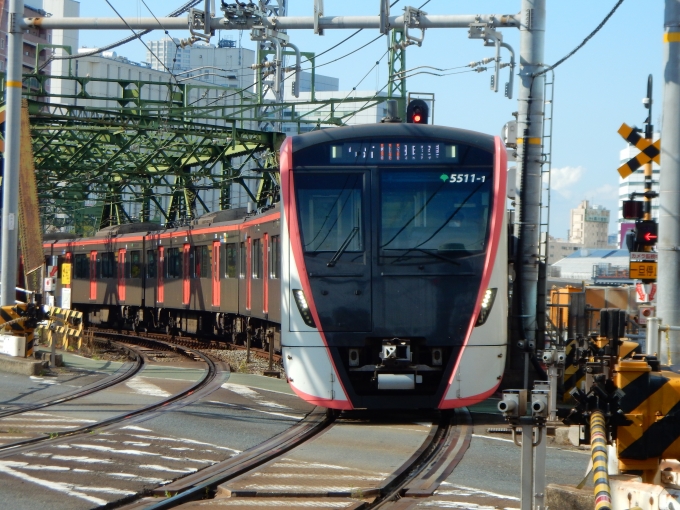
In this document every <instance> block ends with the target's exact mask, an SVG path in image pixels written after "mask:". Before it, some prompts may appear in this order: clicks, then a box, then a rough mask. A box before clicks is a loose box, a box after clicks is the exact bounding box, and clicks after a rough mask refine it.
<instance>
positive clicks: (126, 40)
mask: <svg viewBox="0 0 680 510" xmlns="http://www.w3.org/2000/svg"><path fill="white" fill-rule="evenodd" d="M200 2H201V0H191V1H189V2H187V3H186V4H184V5H183V6H181V7H179V8H177V9H175V10H174V11H172V12H171V13H170V14H168V15H167V17H168V18H176V17H178V16H179V15H180V14H183V13H185V12H186V11H187V10H189V9H191V8H192V7H194V6H195V5H197V4H199V3H200ZM145 5H146V4H145ZM147 9H148V7H147ZM154 17H155V16H154ZM150 32H152V30H141V31H139V32H134V31H133V33H134V34H135V35H131V36H128V37H125V38H124V39H121V40H120V41H117V42H115V43H112V44H107V45H106V46H102V47H100V48H96V49H94V50H92V51H89V52H86V53H78V54H76V55H62V56H56V55H52V56H50V57H49V58H48V59H47V60H46V61H45V63H44V64H43V65H41V66H40V69H44V68H45V66H47V65H48V64H49V63H50V62H51V61H53V60H73V59H77V58H83V57H91V56H92V55H96V54H97V53H101V52H102V51H109V50H112V49H114V48H117V47H118V46H122V45H123V44H127V43H129V42H131V41H134V40H135V39H138V38H139V37H141V36H143V35H146V34H148V33H150ZM165 33H166V35H169V34H168V32H167V30H166V32H165Z"/></svg>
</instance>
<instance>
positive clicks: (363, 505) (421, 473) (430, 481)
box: [125, 408, 472, 510]
mask: <svg viewBox="0 0 680 510" xmlns="http://www.w3.org/2000/svg"><path fill="white" fill-rule="evenodd" d="M343 416H344V414H343ZM337 426H342V425H339V424H338V422H336V421H335V418H334V416H330V415H327V414H326V413H324V412H323V410H322V409H319V408H316V409H315V410H314V411H313V412H312V413H310V415H308V417H307V418H306V419H305V420H303V421H302V422H300V423H299V424H298V425H296V426H294V427H291V428H290V429H289V430H287V431H286V432H284V433H282V434H280V435H279V436H276V437H274V438H272V439H270V440H268V441H265V442H264V443H262V444H260V445H258V446H257V447H255V448H252V449H251V450H248V451H245V452H243V453H242V454H241V455H238V456H236V457H233V458H231V459H229V460H226V461H224V462H221V463H219V464H216V465H213V466H211V467H210V468H207V469H205V470H202V471H199V472H197V473H195V474H193V475H190V476H187V477H184V478H180V479H179V480H177V481H175V482H173V483H171V484H169V485H165V486H163V487H159V488H158V489H156V491H154V495H155V496H156V498H158V497H163V496H166V497H165V499H162V500H160V501H159V500H158V499H154V500H151V499H145V500H141V501H139V502H136V503H133V504H131V505H128V506H126V507H125V508H126V509H128V510H132V509H137V510H139V509H145V510H164V509H170V508H177V507H181V506H182V505H184V504H185V503H188V502H191V501H196V500H199V499H204V498H205V496H206V494H212V495H217V498H218V499H219V500H220V501H219V502H220V503H222V504H224V503H226V501H225V499H222V497H224V496H225V495H227V496H228V497H229V498H230V501H229V506H233V507H239V501H238V500H239V499H240V500H241V501H242V502H243V503H244V504H246V503H247V506H248V507H251V508H252V507H255V508H257V507H258V506H262V507H263V508H264V507H270V506H277V507H289V508H295V507H296V505H297V504H299V501H301V499H304V500H305V501H310V502H311V501H316V502H317V503H318V502H319V500H321V503H322V504H325V505H326V506H329V507H331V506H332V505H333V503H338V504H341V505H344V506H343V507H345V508H350V509H397V510H405V509H410V508H412V507H415V505H416V504H417V503H418V502H419V501H422V498H423V497H427V496H430V495H432V494H434V492H435V490H436V489H437V488H438V487H439V485H440V484H441V483H442V482H443V481H444V480H445V479H446V478H447V477H448V476H449V475H450V474H451V473H452V472H453V470H454V469H455V467H456V466H457V465H458V463H459V462H460V460H461V459H462V458H463V455H464V454H465V451H466V450H467V448H468V447H469V445H470V441H471V438H472V425H471V419H470V414H469V412H468V411H467V410H466V409H463V410H456V412H455V413H442V414H440V415H439V416H438V417H437V418H436V419H435V420H433V423H432V427H431V429H430V431H429V433H428V434H426V437H424V439H423V441H422V443H421V444H420V446H419V447H418V448H417V449H415V451H413V453H412V454H411V455H410V457H408V458H407V460H405V461H404V462H403V463H402V464H401V465H399V467H398V468H397V469H395V470H393V471H392V472H391V473H390V474H389V475H387V476H384V477H383V478H382V479H381V480H380V481H378V482H377V483H374V484H373V486H371V487H367V486H366V485H365V484H364V485H358V486H357V487H354V488H352V487H347V488H345V489H344V490H337V489H336V490H327V489H323V490H320V489H319V486H318V485H312V486H310V488H309V489H308V490H296V491H292V492H290V491H289V492H286V491H285V490H278V491H277V490H275V489H274V490H272V489H262V490H257V489H253V488H252V487H253V486H254V485H253V483H252V482H253V480H257V481H260V482H261V481H262V480H269V479H270V478H281V477H283V478H284V479H286V480H287V483H288V484H289V486H295V487H299V486H301V485H304V484H305V483H307V484H309V477H310V475H308V474H305V475H300V474H298V475H296V474H295V473H278V472H277V473H272V471H273V470H274V467H275V466H277V465H281V464H285V462H286V460H285V459H284V456H285V455H286V454H287V453H288V452H291V451H292V450H295V449H297V448H300V447H302V446H305V445H309V444H310V443H312V442H313V441H315V440H316V439H317V438H319V437H320V436H322V435H323V436H324V437H325V436H327V434H328V431H329V430H330V429H332V428H333V427H337ZM389 430H390V429H389V426H386V429H385V432H386V433H388V431H389ZM322 433H323V434H322ZM347 448H348V449H351V448H352V445H347ZM333 455H334V454H333V453H332V452H327V456H326V457H325V458H319V459H316V461H315V462H313V464H315V465H318V466H328V464H329V462H331V461H332V460H331V458H332V457H333ZM349 455H350V456H351V452H350V453H349ZM329 457H331V458H329ZM320 469H321V468H320ZM333 469H335V468H333ZM333 469H331V470H330V471H331V472H332V471H333ZM341 473H342V472H341ZM296 476H299V477H300V479H299V480H296ZM315 476H316V475H315ZM333 476H335V477H337V480H335V481H336V482H337V483H342V482H340V481H339V480H341V479H343V478H345V479H346V478H347V475H343V476H339V475H338V471H335V473H331V474H330V479H329V480H328V481H325V483H327V484H331V485H332V484H333V480H332V478H333ZM337 483H336V485H337ZM324 491H325V492H324ZM168 496H169V497H168ZM258 501H259V503H258ZM206 503H207V502H206ZM216 503H217V501H216ZM348 505H349V506H348ZM188 507H189V508H193V506H192V505H191V504H189V505H188Z"/></svg>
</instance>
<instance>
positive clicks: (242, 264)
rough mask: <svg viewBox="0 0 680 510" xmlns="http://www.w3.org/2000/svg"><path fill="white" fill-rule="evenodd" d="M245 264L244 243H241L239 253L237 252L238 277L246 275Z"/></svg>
mask: <svg viewBox="0 0 680 510" xmlns="http://www.w3.org/2000/svg"><path fill="white" fill-rule="evenodd" d="M246 267H247V264H246V243H241V246H240V253H239V270H238V275H239V278H245V277H246V271H247V269H246Z"/></svg>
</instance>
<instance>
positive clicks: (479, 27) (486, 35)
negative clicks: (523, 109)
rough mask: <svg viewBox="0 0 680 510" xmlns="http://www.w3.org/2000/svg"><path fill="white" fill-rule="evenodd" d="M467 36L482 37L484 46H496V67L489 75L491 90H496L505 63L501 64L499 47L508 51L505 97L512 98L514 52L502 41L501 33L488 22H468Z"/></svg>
mask: <svg viewBox="0 0 680 510" xmlns="http://www.w3.org/2000/svg"><path fill="white" fill-rule="evenodd" d="M468 37H469V38H470V39H482V40H483V41H484V46H493V47H495V48H496V58H495V61H496V68H495V70H494V74H493V75H492V76H491V90H493V91H494V92H498V81H499V79H500V71H501V69H502V68H503V67H506V66H508V65H507V64H504V65H501V47H504V48H507V50H508V51H509V52H510V64H509V67H510V79H509V81H508V82H507V83H506V84H505V97H507V98H508V99H512V87H513V82H514V76H513V74H514V69H515V52H514V51H513V49H512V47H511V46H510V45H509V44H506V43H504V42H503V34H501V33H500V32H498V31H497V30H495V29H494V28H493V27H491V26H490V25H489V24H488V23H479V22H477V23H470V28H469V30H468Z"/></svg>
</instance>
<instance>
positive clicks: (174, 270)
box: [165, 248, 182, 278]
mask: <svg viewBox="0 0 680 510" xmlns="http://www.w3.org/2000/svg"><path fill="white" fill-rule="evenodd" d="M165 266H166V268H167V273H166V276H167V277H168V278H181V277H182V256H181V253H180V251H179V248H168V252H167V254H166V255H165Z"/></svg>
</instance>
